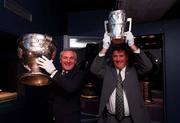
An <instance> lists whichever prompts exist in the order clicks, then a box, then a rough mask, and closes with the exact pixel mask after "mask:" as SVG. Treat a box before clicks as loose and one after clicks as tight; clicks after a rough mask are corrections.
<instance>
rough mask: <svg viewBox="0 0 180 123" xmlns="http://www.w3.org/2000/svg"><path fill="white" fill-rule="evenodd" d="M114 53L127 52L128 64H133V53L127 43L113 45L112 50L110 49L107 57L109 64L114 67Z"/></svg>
mask: <svg viewBox="0 0 180 123" xmlns="http://www.w3.org/2000/svg"><path fill="white" fill-rule="evenodd" d="M114 51H120V52H121V51H125V54H126V56H127V57H128V62H129V63H130V64H132V59H133V58H132V51H131V50H130V48H129V46H128V45H127V44H126V43H121V44H115V45H111V47H110V49H109V51H108V52H109V53H108V56H107V62H109V63H110V64H112V65H113V61H112V54H113V52H114Z"/></svg>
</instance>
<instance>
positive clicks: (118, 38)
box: [104, 10, 132, 43]
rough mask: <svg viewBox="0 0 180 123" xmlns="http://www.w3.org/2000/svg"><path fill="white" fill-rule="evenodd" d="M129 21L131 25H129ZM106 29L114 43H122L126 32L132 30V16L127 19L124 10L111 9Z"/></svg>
mask: <svg viewBox="0 0 180 123" xmlns="http://www.w3.org/2000/svg"><path fill="white" fill-rule="evenodd" d="M127 23H128V24H129V27H127ZM104 26H105V31H107V32H108V34H109V36H110V37H111V39H112V41H114V42H113V43H122V42H123V41H124V40H123V38H124V32H125V31H131V27H132V18H127V19H126V14H125V11H124V10H115V11H111V12H110V14H109V18H108V20H105V21H104Z"/></svg>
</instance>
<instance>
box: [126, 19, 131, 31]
mask: <svg viewBox="0 0 180 123" xmlns="http://www.w3.org/2000/svg"><path fill="white" fill-rule="evenodd" d="M127 22H128V23H129V28H128V32H131V28H132V18H127Z"/></svg>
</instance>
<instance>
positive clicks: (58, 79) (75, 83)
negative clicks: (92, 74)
mask: <svg viewBox="0 0 180 123" xmlns="http://www.w3.org/2000/svg"><path fill="white" fill-rule="evenodd" d="M84 76H85V73H84V72H83V71H80V70H75V71H73V72H70V73H68V74H65V75H61V73H60V72H57V73H56V74H55V76H54V77H53V81H54V82H55V83H56V84H57V85H58V87H60V88H62V89H63V90H65V91H66V92H67V93H73V92H75V91H77V90H80V89H81V87H82V83H83V81H84Z"/></svg>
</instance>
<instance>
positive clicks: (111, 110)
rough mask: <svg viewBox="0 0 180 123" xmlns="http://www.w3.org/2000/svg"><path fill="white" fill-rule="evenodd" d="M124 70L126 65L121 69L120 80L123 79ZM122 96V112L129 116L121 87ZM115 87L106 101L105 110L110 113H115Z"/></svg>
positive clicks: (125, 98)
mask: <svg viewBox="0 0 180 123" xmlns="http://www.w3.org/2000/svg"><path fill="white" fill-rule="evenodd" d="M125 72H126V67H124V68H123V69H122V70H121V77H122V81H123V80H124V79H125ZM118 73H119V70H117V74H118ZM123 98H124V113H125V116H129V114H130V112H129V105H128V100H127V97H126V92H125V90H124V89H123ZM115 102H116V88H115V89H114V91H113V92H112V94H111V96H110V98H109V101H108V102H107V103H106V107H107V110H108V112H109V113H110V114H115V113H116V105H115Z"/></svg>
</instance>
